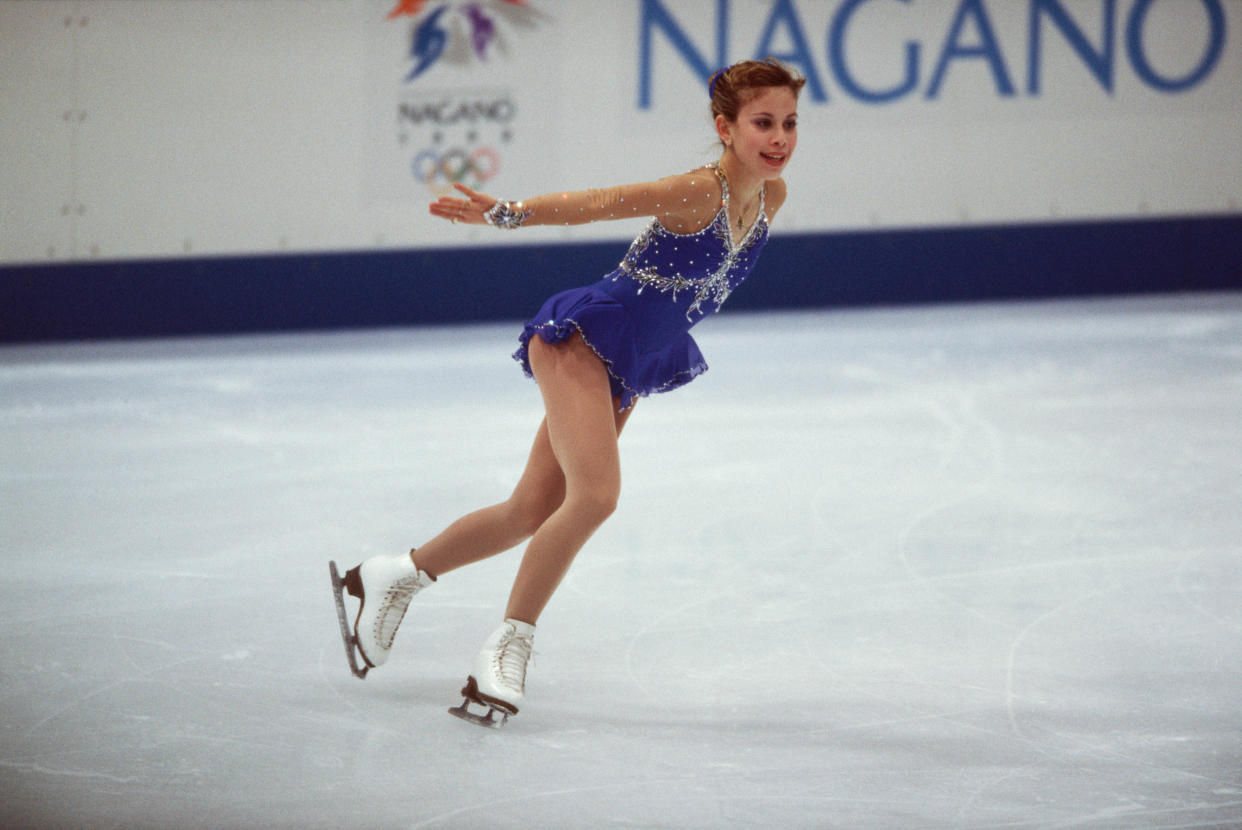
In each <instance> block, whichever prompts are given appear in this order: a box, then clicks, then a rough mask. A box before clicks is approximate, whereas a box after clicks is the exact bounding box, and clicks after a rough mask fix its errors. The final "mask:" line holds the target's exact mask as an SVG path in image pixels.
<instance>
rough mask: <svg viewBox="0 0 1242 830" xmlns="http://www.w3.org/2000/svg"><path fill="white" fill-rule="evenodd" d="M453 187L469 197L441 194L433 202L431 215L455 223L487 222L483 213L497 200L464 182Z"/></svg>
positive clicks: (482, 223) (479, 223) (477, 223)
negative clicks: (472, 188) (462, 197)
mask: <svg viewBox="0 0 1242 830" xmlns="http://www.w3.org/2000/svg"><path fill="white" fill-rule="evenodd" d="M453 187H454V188H456V189H457V190H458V191H459V192H461V193H464V194H465V195H466V196H467V197H468V198H465V199H461V198H457V197H455V196H441V197H440V198H439V199H437V200H435V201H434V202H432V203H431V215H432V216H439V217H440V218H441V219H447V220H449V221H450V222H453V223H457V222H461V223H463V224H466V225H485V224H487V221H486V220H485V219H484V218H483V214H484V212H485V211H487V209H488V208H490V207H491V206H492V205H494V204H496V201H497V200H496V199H495V198H494V197H492V196H488V195H487V194H485V193H479V192H478V191H477V190H471V189H470V188H468V187H466V186H465V185H464V184H455V185H453Z"/></svg>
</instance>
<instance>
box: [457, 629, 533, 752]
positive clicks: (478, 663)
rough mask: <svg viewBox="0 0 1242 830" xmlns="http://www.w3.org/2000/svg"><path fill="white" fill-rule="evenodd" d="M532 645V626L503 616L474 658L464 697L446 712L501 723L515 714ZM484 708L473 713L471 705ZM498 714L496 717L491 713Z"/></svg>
mask: <svg viewBox="0 0 1242 830" xmlns="http://www.w3.org/2000/svg"><path fill="white" fill-rule="evenodd" d="M534 645H535V627H534V626H533V625H529V624H527V623H524V622H518V621H517V620H505V621H504V624H503V625H501V626H500V627H499V628H497V629H496V630H495V631H493V632H492V636H490V637H488V638H487V642H486V643H484V644H483V648H482V649H481V650H480V651H479V653H478V655H477V656H476V657H475V658H474V672H473V673H472V674H471V675H470V677H469V678H468V679H467V680H466V686H465V688H464V689H462V690H461V693H462V696H463V697H464V698H465V700H463V701H462V702H461V705H460V706H456V707H454V708H452V709H449V712H450V713H452V714H454V715H456V716H457V717H459V718H462V719H463V720H468V721H470V722H472V723H477V724H479V725H480V726H491V727H501V726H504V724H505V723H506V722H507V721H508V720H509V716H510V715H516V714H517V711H518V704H519V703H521V701H522V698H523V697H524V696H525V694H526V664H527V663H528V662H529V661H530V657H531V653H532V649H533V648H534ZM471 704H475V705H477V706H479V707H482V708H483V709H484V710H485V711H483V712H479V713H475V712H473V711H471V710H470V705H471ZM495 714H499V715H500V720H499V721H496V720H495V719H494V718H493V715H495Z"/></svg>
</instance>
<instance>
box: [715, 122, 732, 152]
mask: <svg viewBox="0 0 1242 830" xmlns="http://www.w3.org/2000/svg"><path fill="white" fill-rule="evenodd" d="M716 135H718V136H720V143H721V144H724V145H725V146H726V147H728V146H729V144H730V143H732V141H733V125H732V124H730V123H729V119H727V118H725V117H724V116H723V115H717V116H716Z"/></svg>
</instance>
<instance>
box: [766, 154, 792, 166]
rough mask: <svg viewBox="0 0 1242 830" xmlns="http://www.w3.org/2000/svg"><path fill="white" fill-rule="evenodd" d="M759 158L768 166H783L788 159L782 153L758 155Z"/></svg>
mask: <svg viewBox="0 0 1242 830" xmlns="http://www.w3.org/2000/svg"><path fill="white" fill-rule="evenodd" d="M759 156H760V158H762V159H763V160H764V161H766V162H767V163H768V164H775V165H781V164H784V163H785V159H787V158H788V156H787V155H786V154H784V153H760V154H759Z"/></svg>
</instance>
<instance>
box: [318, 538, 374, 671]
mask: <svg viewBox="0 0 1242 830" xmlns="http://www.w3.org/2000/svg"><path fill="white" fill-rule="evenodd" d="M328 574H329V576H331V577H332V596H333V598H334V599H335V600H336V621H337V622H338V623H340V626H341V642H343V643H344V644H345V659H347V660H348V661H349V670H350V671H351V672H353V675H354V677H356V678H358V679H359V680H366V677H367V671H368V669H370V666H366V665H363V666H359V665H358V640H357V639H356V638H355V637H354V633H353V632H352V631H350V630H349V618H348V616H347V615H346V613H345V597H344V594H343V592H344V590H345V580H344V579H342V578H341V574H340V572H339V571H337V569H336V562H334V561H329V562H328Z"/></svg>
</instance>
